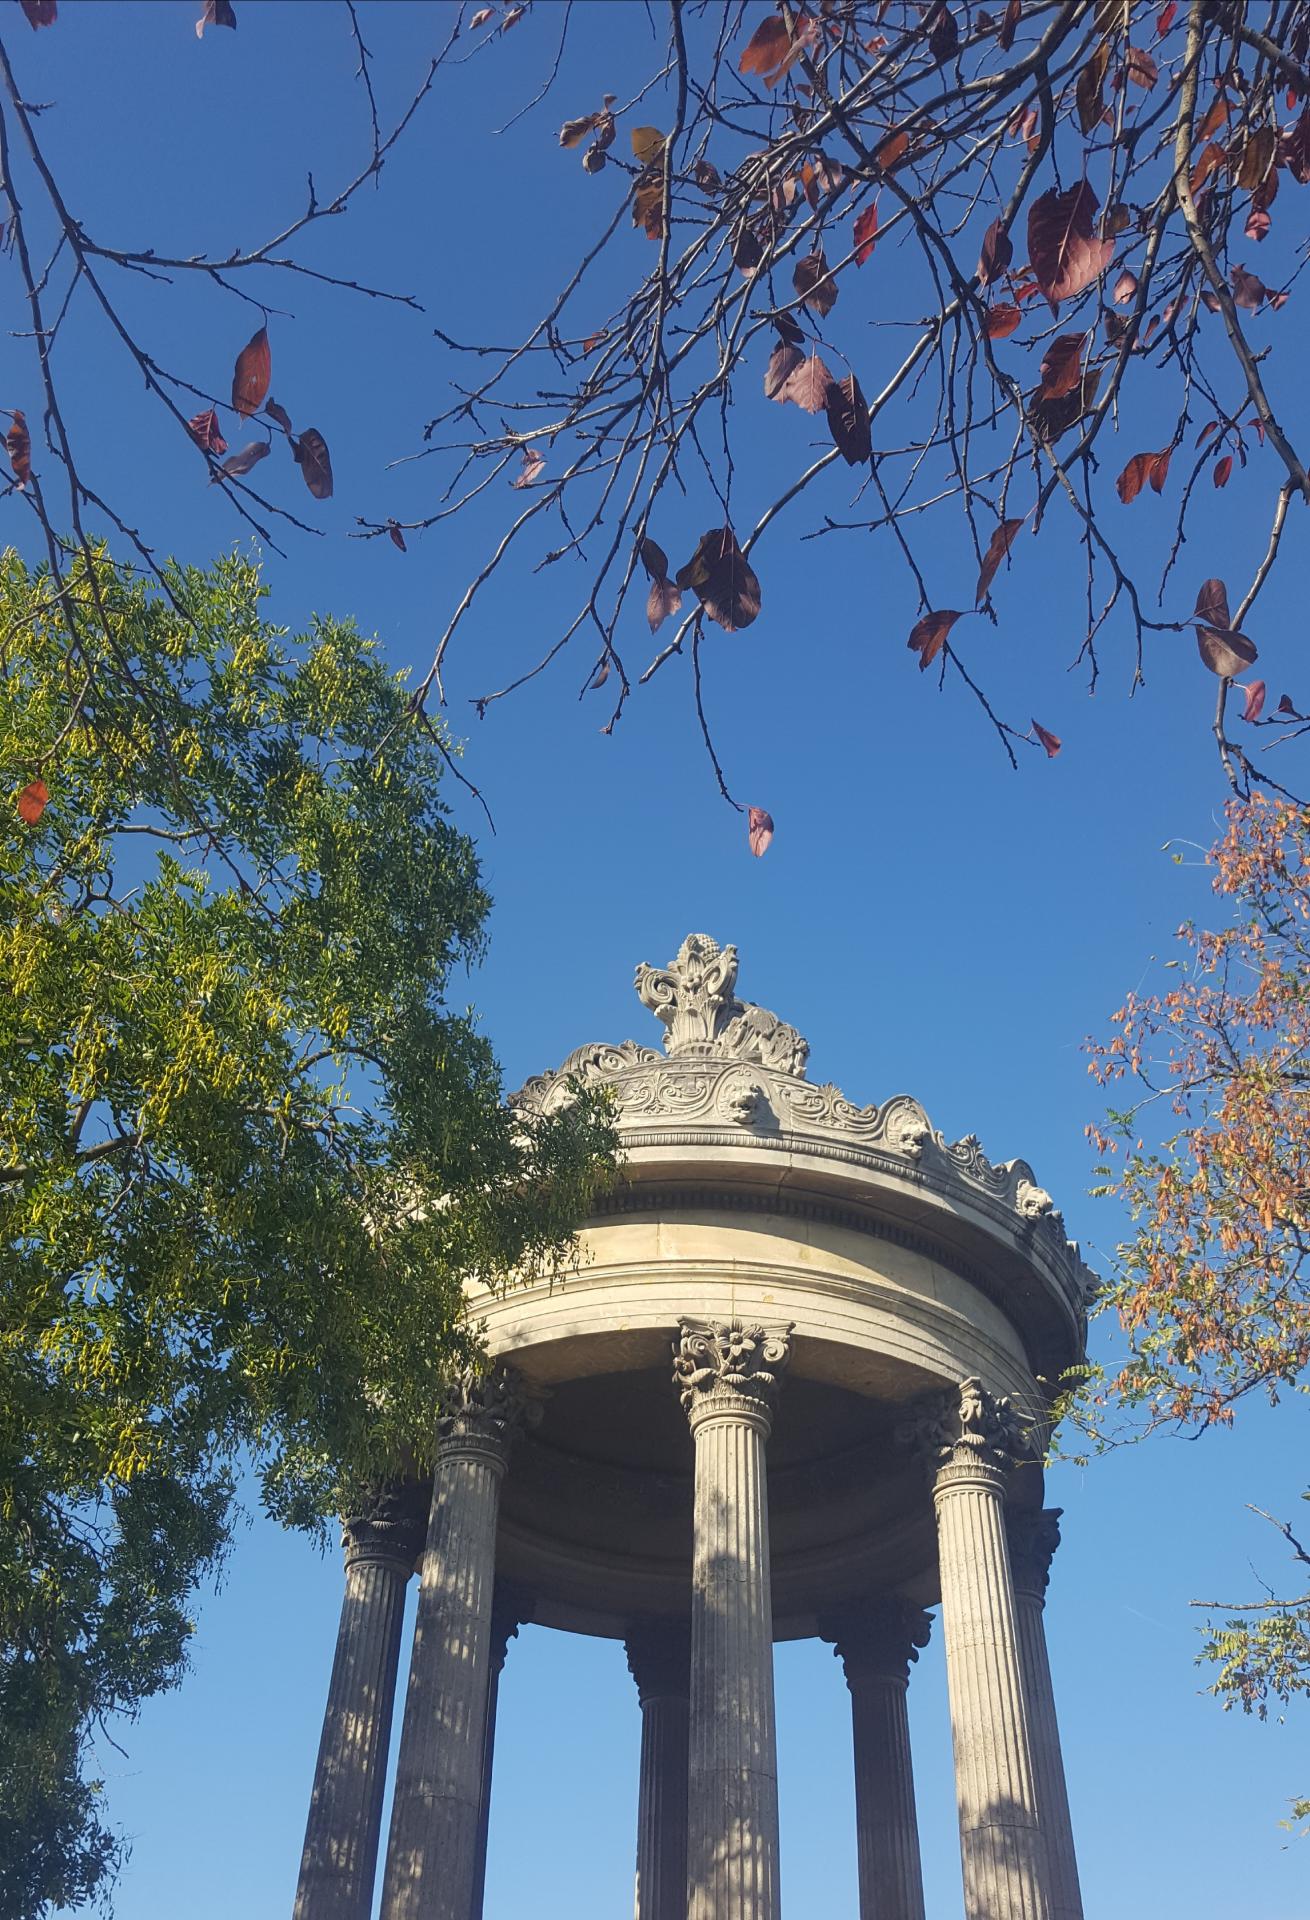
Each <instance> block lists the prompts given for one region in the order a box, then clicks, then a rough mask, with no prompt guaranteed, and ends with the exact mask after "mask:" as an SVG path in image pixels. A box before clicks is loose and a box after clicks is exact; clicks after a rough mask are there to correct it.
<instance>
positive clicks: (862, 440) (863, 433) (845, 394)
mask: <svg viewBox="0 0 1310 1920" xmlns="http://www.w3.org/2000/svg"><path fill="white" fill-rule="evenodd" d="M825 404H826V407H827V412H828V430H829V432H830V433H831V434H832V439H833V445H834V446H835V447H836V449H837V451H838V453H839V454H840V455H841V457H842V459H843V460H844V461H845V462H846V464H847V466H848V467H860V466H863V465H864V462H865V461H866V460H869V459H871V458H872V456H873V442H872V439H871V437H870V433H869V408H868V403H867V401H866V400H865V398H864V395H863V394H862V393H861V392H860V383H859V381H858V380H857V379H856V378H855V375H854V374H853V373H848V374H847V376H846V378H845V379H844V380H834V381H833V382H832V384H831V385H830V386H829V388H828V397H827V400H826V402H825Z"/></svg>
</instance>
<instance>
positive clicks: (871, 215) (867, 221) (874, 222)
mask: <svg viewBox="0 0 1310 1920" xmlns="http://www.w3.org/2000/svg"><path fill="white" fill-rule="evenodd" d="M854 237H855V264H856V266H857V267H862V266H863V265H864V263H865V261H866V260H867V259H868V257H869V255H870V254H871V253H872V252H873V247H874V241H875V240H876V239H877V237H878V202H877V201H876V200H875V201H873V202H872V203H871V205H869V206H867V207H866V208H865V209H864V212H863V213H862V214H861V215H860V216H859V218H858V219H857V220H856V222H855V236H854Z"/></svg>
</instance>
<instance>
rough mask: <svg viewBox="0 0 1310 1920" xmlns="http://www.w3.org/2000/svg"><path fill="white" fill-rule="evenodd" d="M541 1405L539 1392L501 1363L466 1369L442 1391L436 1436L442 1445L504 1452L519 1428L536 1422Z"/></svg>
mask: <svg viewBox="0 0 1310 1920" xmlns="http://www.w3.org/2000/svg"><path fill="white" fill-rule="evenodd" d="M541 1403H542V1394H541V1391H540V1389H539V1388H534V1387H530V1386H529V1385H528V1383H527V1381H526V1380H524V1378H523V1376H522V1374H521V1373H519V1371H518V1369H517V1368H515V1367H510V1366H506V1364H505V1362H504V1361H503V1360H498V1361H497V1362H495V1364H494V1365H493V1366H491V1367H488V1368H480V1367H466V1368H465V1369H464V1371H463V1372H462V1373H461V1374H460V1375H459V1376H458V1378H457V1379H455V1380H453V1381H452V1382H451V1385H450V1387H449V1388H448V1390H447V1392H446V1396H445V1399H444V1401H443V1404H442V1408H441V1411H440V1413H439V1414H438V1416H437V1434H438V1436H439V1439H440V1441H441V1444H442V1445H443V1446H452V1445H458V1444H461V1443H463V1444H466V1445H467V1444H470V1443H471V1444H473V1445H479V1444H480V1445H487V1446H494V1447H499V1448H503V1449H505V1450H506V1451H508V1448H509V1445H510V1443H511V1441H512V1440H513V1439H514V1436H515V1435H516V1434H517V1433H518V1432H519V1431H520V1430H521V1429H522V1428H523V1427H535V1426H536V1425H537V1424H538V1423H539V1421H540V1419H541V1415H542V1404H541Z"/></svg>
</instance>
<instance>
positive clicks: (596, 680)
mask: <svg viewBox="0 0 1310 1920" xmlns="http://www.w3.org/2000/svg"><path fill="white" fill-rule="evenodd" d="M609 677H610V657H609V655H608V654H606V655H605V658H604V659H603V660H602V661H601V662H600V663H599V665H598V666H597V668H596V670H595V672H594V673H593V674H592V676H591V678H590V680H588V682H587V684H586V686H585V687H584V688H583V692H584V693H595V692H596V691H597V689H598V688H599V687H603V686H604V684H605V682H606V681H607V680H608V679H609Z"/></svg>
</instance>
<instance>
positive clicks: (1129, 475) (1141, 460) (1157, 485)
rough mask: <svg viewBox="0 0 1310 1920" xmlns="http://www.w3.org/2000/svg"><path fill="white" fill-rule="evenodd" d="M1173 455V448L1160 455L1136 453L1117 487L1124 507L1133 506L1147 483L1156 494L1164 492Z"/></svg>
mask: <svg viewBox="0 0 1310 1920" xmlns="http://www.w3.org/2000/svg"><path fill="white" fill-rule="evenodd" d="M1172 455H1173V448H1172V447H1165V448H1164V449H1163V451H1162V452H1160V453H1135V454H1134V455H1133V457H1132V459H1131V460H1130V461H1129V462H1128V465H1127V466H1126V467H1125V468H1124V470H1123V472H1122V473H1121V474H1120V475H1119V478H1118V479H1117V480H1116V481H1115V487H1116V489H1117V491H1118V494H1119V498H1120V499H1121V500H1122V501H1123V503H1124V505H1125V506H1126V507H1127V506H1131V505H1132V503H1133V501H1134V500H1135V499H1136V498H1137V496H1138V494H1139V493H1140V492H1141V491H1142V488H1143V487H1144V486H1146V484H1147V482H1148V481H1149V482H1150V485H1151V487H1152V489H1153V491H1154V492H1156V493H1161V492H1163V490H1164V483H1165V480H1166V479H1167V478H1168V474H1169V461H1170V459H1171V458H1172Z"/></svg>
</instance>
